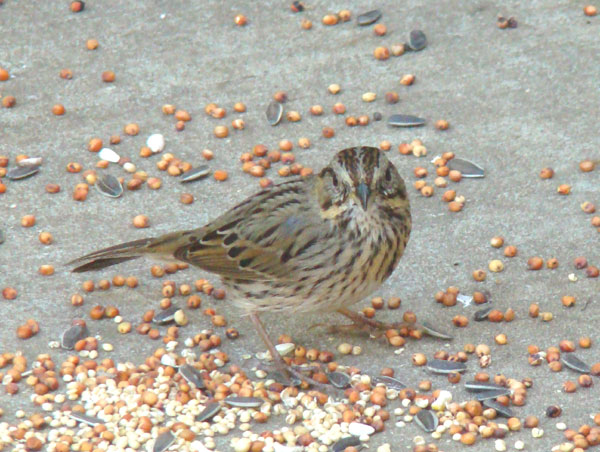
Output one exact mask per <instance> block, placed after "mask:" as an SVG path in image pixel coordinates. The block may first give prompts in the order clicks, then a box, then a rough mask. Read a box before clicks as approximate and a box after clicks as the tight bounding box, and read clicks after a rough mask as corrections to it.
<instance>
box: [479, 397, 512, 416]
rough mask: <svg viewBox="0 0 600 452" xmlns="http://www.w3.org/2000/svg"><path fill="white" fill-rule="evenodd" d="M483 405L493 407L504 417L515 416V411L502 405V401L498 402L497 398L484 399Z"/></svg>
mask: <svg viewBox="0 0 600 452" xmlns="http://www.w3.org/2000/svg"><path fill="white" fill-rule="evenodd" d="M483 406H484V407H486V408H492V409H494V410H495V411H496V413H498V416H502V417H514V416H515V415H514V413H513V411H512V410H511V409H510V408H508V407H506V406H504V405H502V404H501V403H498V402H496V401H495V400H484V401H483Z"/></svg>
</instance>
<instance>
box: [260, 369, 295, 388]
mask: <svg viewBox="0 0 600 452" xmlns="http://www.w3.org/2000/svg"><path fill="white" fill-rule="evenodd" d="M267 378H268V379H270V380H274V381H275V382H277V383H281V384H282V385H285V386H293V387H296V386H300V385H301V384H302V380H300V379H299V378H298V377H294V376H292V377H289V378H288V377H287V376H286V375H283V374H282V373H281V372H271V373H270V374H268V375H267Z"/></svg>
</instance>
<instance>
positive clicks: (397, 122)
mask: <svg viewBox="0 0 600 452" xmlns="http://www.w3.org/2000/svg"><path fill="white" fill-rule="evenodd" d="M388 124H389V125H390V126H393V127H419V126H423V125H425V120H424V119H423V118H419V117H418V116H413V115H401V114H396V115H392V116H390V117H389V119H388Z"/></svg>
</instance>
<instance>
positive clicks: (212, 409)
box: [196, 402, 221, 422]
mask: <svg viewBox="0 0 600 452" xmlns="http://www.w3.org/2000/svg"><path fill="white" fill-rule="evenodd" d="M219 411H221V405H220V404H219V403H217V402H212V403H209V404H208V405H206V407H204V409H203V410H202V411H201V412H200V413H198V415H197V416H196V422H205V421H210V420H211V419H212V418H213V417H215V416H216V415H217V414H218V413H219Z"/></svg>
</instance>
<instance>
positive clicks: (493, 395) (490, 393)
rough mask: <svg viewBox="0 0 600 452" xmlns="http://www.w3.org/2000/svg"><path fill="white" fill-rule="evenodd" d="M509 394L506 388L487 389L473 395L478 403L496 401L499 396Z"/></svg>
mask: <svg viewBox="0 0 600 452" xmlns="http://www.w3.org/2000/svg"><path fill="white" fill-rule="evenodd" d="M509 394H510V389H508V388H500V389H489V390H487V391H479V392H477V393H476V394H475V398H476V399H477V400H479V401H480V402H481V401H483V400H490V399H492V400H493V399H497V398H498V397H500V396H505V395H509Z"/></svg>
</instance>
